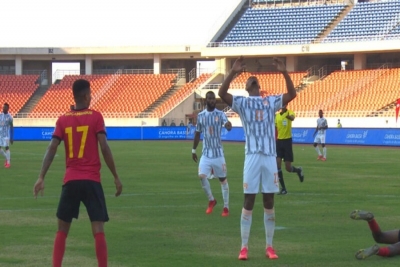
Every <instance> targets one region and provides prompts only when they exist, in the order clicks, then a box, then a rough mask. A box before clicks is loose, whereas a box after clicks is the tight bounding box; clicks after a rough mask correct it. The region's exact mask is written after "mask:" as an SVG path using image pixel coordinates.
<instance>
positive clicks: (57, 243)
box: [53, 231, 108, 267]
mask: <svg viewBox="0 0 400 267" xmlns="http://www.w3.org/2000/svg"><path fill="white" fill-rule="evenodd" d="M66 239H67V234H66V233H64V232H62V231H58V232H57V233H56V238H55V240H54V249H53V267H61V264H62V260H63V257H64V252H65V241H66ZM94 240H95V243H96V256H97V262H98V266H99V267H107V258H108V256H107V243H106V239H105V236H104V233H97V234H95V236H94Z"/></svg>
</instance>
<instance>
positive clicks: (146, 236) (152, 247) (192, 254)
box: [0, 141, 400, 267]
mask: <svg viewBox="0 0 400 267" xmlns="http://www.w3.org/2000/svg"><path fill="white" fill-rule="evenodd" d="M47 144H48V143H47V142H15V144H14V145H13V146H12V147H11V156H12V162H11V168H10V169H4V168H2V167H1V168H0V266H1V267H11V266H24V267H29V266H38V267H42V266H51V255H52V248H53V239H54V235H55V232H56V217H55V212H56V208H57V203H58V197H59V194H60V190H61V183H62V176H63V172H64V148H63V146H60V147H59V150H58V152H57V157H56V158H55V160H54V163H53V165H52V167H51V169H50V171H49V173H48V175H47V177H46V184H45V186H46V187H45V192H44V197H39V198H38V199H37V200H35V199H34V198H33V196H32V188H33V184H34V183H35V181H36V179H37V175H38V173H39V169H40V166H41V161H42V158H43V155H44V152H45V150H46V147H47ZM110 146H111V148H112V150H113V154H114V158H115V161H116V164H117V168H118V172H119V175H120V178H121V180H122V183H123V185H124V189H123V194H122V195H121V196H120V197H118V198H116V197H114V196H113V194H114V192H115V188H114V184H113V181H112V177H111V175H110V172H109V171H108V169H107V167H106V166H105V164H103V168H102V182H103V187H104V190H105V193H106V195H107V198H106V200H107V205H108V211H109V216H110V222H109V223H107V224H106V238H107V242H108V253H109V266H111V267H113V266H129V267H130V266H138V267H152V266H174V267H176V266H188V267H189V266H190V267H195V266H199V267H205V266H246V267H253V266H276V267H278V266H281V267H301V266H310V267H322V266H332V267H343V266H363V267H366V266H396V265H399V264H400V257H394V258H381V257H377V256H373V257H370V258H368V259H366V260H364V261H358V260H356V259H355V258H354V254H355V252H356V251H357V250H358V249H360V248H365V247H369V246H371V245H373V244H374V240H373V239H372V236H371V234H370V231H369V229H368V226H367V224H366V223H365V222H364V221H353V220H351V219H350V218H349V214H350V212H351V211H352V210H353V209H367V210H371V211H372V212H374V214H375V217H376V219H377V221H378V223H379V224H380V226H381V228H382V229H383V230H392V229H396V228H400V224H399V221H400V212H399V210H398V209H397V208H398V203H399V189H400V187H399V186H400V176H399V150H398V149H394V148H376V147H340V146H329V145H328V160H327V161H326V162H321V161H317V160H316V158H317V154H316V152H315V150H314V149H313V147H312V146H311V145H296V146H294V154H295V162H294V165H295V166H302V167H303V169H304V174H305V181H304V183H300V182H299V180H298V178H297V176H296V174H291V173H287V172H286V171H284V178H285V182H286V186H287V189H288V192H289V193H288V194H287V195H285V196H279V195H277V196H275V209H276V227H277V229H276V231H275V237H274V247H275V250H276V252H277V254H278V256H279V259H278V260H274V261H271V260H269V259H267V258H266V257H265V251H264V249H265V233H264V225H263V219H262V218H263V209H262V203H261V196H260V195H259V196H258V197H257V199H256V205H255V207H254V212H253V224H252V228H251V234H250V240H249V260H248V261H246V262H241V261H239V260H238V259H237V257H238V253H239V249H240V213H241V207H242V201H243V194H242V170H243V160H244V144H243V143H224V148H225V156H226V162H227V168H228V181H229V186H230V216H229V217H226V218H224V217H221V211H222V196H221V188H220V185H219V182H218V181H217V180H212V181H211V186H212V190H213V194H214V196H215V197H216V199H217V200H218V204H217V206H216V207H215V209H214V212H213V213H212V214H211V215H206V214H205V209H206V206H207V198H206V196H205V194H204V192H203V190H202V188H201V186H200V182H199V181H198V178H197V168H198V167H197V164H196V163H194V162H193V161H192V158H191V148H192V142H191V141H118V142H117V141H113V142H110ZM200 148H201V145H200V147H199V149H198V156H200ZM63 266H66V267H68V266H74V267H76V266H97V263H96V257H95V251H94V240H93V237H92V236H91V231H90V223H89V220H88V217H87V215H86V210H85V209H84V207H83V206H82V207H81V213H80V217H79V219H78V220H76V221H73V224H72V227H71V231H70V234H69V236H68V239H67V248H66V253H65V257H64V265H63Z"/></svg>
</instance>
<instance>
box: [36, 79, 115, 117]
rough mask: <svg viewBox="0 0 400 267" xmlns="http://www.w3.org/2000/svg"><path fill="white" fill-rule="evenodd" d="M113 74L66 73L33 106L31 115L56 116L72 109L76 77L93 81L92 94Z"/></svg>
mask: <svg viewBox="0 0 400 267" xmlns="http://www.w3.org/2000/svg"><path fill="white" fill-rule="evenodd" d="M110 77H111V75H66V76H64V78H63V79H62V80H61V82H60V83H59V84H53V85H52V86H51V87H50V88H49V89H48V91H47V92H46V93H45V95H44V96H43V97H42V98H41V99H40V101H39V102H38V103H37V105H36V106H35V107H34V108H33V110H32V112H31V114H29V117H31V118H32V117H40V118H54V116H55V114H56V115H60V114H62V113H64V112H66V111H68V110H69V109H70V106H71V105H72V104H73V103H74V99H73V97H72V94H71V90H72V83H73V82H74V81H75V80H76V79H87V80H88V81H90V83H91V88H92V95H93V94H96V92H97V91H99V90H100V89H101V88H102V87H103V86H104V85H105V84H106V82H107V81H108V79H110Z"/></svg>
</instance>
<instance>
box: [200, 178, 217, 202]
mask: <svg viewBox="0 0 400 267" xmlns="http://www.w3.org/2000/svg"><path fill="white" fill-rule="evenodd" d="M200 183H201V186H202V187H203V190H204V193H206V195H207V197H208V200H209V201H213V200H214V197H213V195H212V193H211V187H210V183H209V182H208V179H207V178H201V179H200Z"/></svg>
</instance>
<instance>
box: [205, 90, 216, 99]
mask: <svg viewBox="0 0 400 267" xmlns="http://www.w3.org/2000/svg"><path fill="white" fill-rule="evenodd" d="M208 94H212V95H214V96H215V93H214V92H213V91H208V92H207V93H206V98H207V95H208Z"/></svg>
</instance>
